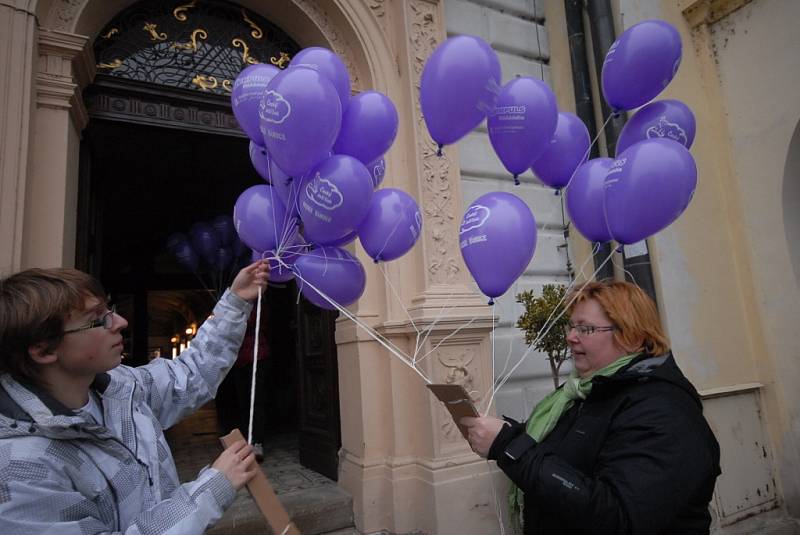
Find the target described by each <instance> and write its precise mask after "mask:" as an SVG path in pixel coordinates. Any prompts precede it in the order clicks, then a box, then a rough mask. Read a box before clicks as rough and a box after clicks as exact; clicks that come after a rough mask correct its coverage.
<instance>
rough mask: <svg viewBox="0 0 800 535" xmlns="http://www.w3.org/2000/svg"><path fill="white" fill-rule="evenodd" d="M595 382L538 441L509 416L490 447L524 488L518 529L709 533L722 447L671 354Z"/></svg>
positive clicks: (611, 534)
mask: <svg viewBox="0 0 800 535" xmlns="http://www.w3.org/2000/svg"><path fill="white" fill-rule="evenodd" d="M592 383H593V385H592V391H591V393H590V394H589V396H588V397H587V399H586V400H585V401H580V400H578V401H576V402H575V405H574V406H573V407H572V408H571V409H570V410H569V411H567V412H566V413H565V414H564V415H563V416H562V417H561V419H560V420H559V421H558V423H557V424H556V427H555V428H554V429H553V431H552V432H551V433H550V434H549V435H548V436H547V437H545V439H544V440H543V441H542V442H541V443H540V444H537V443H536V442H535V441H534V440H533V439H532V438H531V437H530V436H529V435H527V434H526V433H525V428H524V425H523V424H520V423H517V422H513V421H510V423H511V425H510V426H504V427H503V429H502V430H501V431H500V433H499V434H498V436H497V438H496V439H495V440H494V443H493V444H492V447H491V449H490V451H489V458H490V459H494V460H496V461H497V465H498V466H499V467H500V468H501V469H502V470H503V471H504V472H505V473H506V475H507V476H508V477H509V478H510V479H511V480H512V481H513V482H514V483H516V484H517V485H518V486H519V487H520V488H521V489H522V491H523V492H524V494H525V507H524V513H523V519H524V532H525V534H526V535H531V534H540V535H541V534H548V535H549V534H581V533H587V534H588V533H591V534H593V535H603V534H608V535H626V534H637V535H638V534H642V535H644V534H646V535H658V534H681V535H690V534H699V533H708V532H709V525H710V523H711V517H710V515H709V512H708V504H709V502H710V500H711V496H712V493H713V491H714V482H715V480H716V478H717V476H718V475H719V474H720V468H719V445H718V443H717V440H716V439H715V438H714V434H713V433H712V432H711V429H710V428H709V427H708V424H707V422H706V420H705V418H704V417H703V413H702V405H701V403H700V398H699V396H698V395H697V391H696V390H695V388H694V387H693V386H692V384H691V383H690V382H689V381H688V380H687V379H686V377H684V375H683V373H681V371H680V369H679V368H678V366H677V365H676V364H675V360H674V359H673V357H672V354H670V353H667V354H665V355H661V356H659V357H653V356H651V355H642V356H640V357H637V358H636V359H634V360H633V361H632V362H631V364H630V365H628V366H627V367H626V368H622V369H621V370H620V371H618V372H617V373H616V374H614V375H612V376H610V377H595V378H594V379H593V380H592Z"/></svg>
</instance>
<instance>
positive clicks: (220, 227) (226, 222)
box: [211, 215, 236, 245]
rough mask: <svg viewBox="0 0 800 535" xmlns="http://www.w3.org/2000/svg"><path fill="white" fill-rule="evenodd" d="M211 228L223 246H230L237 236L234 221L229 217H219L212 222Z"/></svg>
mask: <svg viewBox="0 0 800 535" xmlns="http://www.w3.org/2000/svg"><path fill="white" fill-rule="evenodd" d="M211 226H212V227H213V228H214V230H215V231H216V232H217V236H219V241H220V244H221V245H230V244H231V242H233V238H234V237H235V236H236V230H235V229H234V228H233V221H231V217H230V216H227V215H218V216H217V217H215V218H214V219H212V220H211Z"/></svg>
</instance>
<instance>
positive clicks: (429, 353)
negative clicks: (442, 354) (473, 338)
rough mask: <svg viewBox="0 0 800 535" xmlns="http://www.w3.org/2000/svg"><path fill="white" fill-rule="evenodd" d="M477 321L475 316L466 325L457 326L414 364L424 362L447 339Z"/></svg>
mask: <svg viewBox="0 0 800 535" xmlns="http://www.w3.org/2000/svg"><path fill="white" fill-rule="evenodd" d="M477 319H478V317H477V316H476V317H474V318H471V319H470V320H469V321H468V322H467V323H465V324H464V325H459V326H458V328H457V329H456V330H454V331H453V332H451V333H450V334H448V335H447V336H445V337H444V338H442V339H441V340H439V342H438V343H437V344H436V345H435V346H433V347H432V348H431V349H430V350H429V351H428V352H426V353H425V354H424V355H422V356H421V357H420V358H418V359H417V360H416V362H421V361H423V360H425V359H426V358H428V356H430V355H431V354H432V353H434V352H435V351H436V350H437V349H439V346H441V345H442V344H443V343H445V342H446V341H447V340H448V339H450V338H452V337H453V336H455V335H456V334H458V333H459V331H461V330H462V329H466V328H467V327H469V326H470V325H472V324H473V323H475V321H476V320H477Z"/></svg>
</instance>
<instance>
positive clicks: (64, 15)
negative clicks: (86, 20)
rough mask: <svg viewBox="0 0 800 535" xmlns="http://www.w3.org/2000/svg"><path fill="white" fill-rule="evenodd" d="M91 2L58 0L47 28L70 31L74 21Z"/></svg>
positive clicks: (86, 0)
mask: <svg viewBox="0 0 800 535" xmlns="http://www.w3.org/2000/svg"><path fill="white" fill-rule="evenodd" d="M88 1H89V0H58V1H57V2H55V4H56V5H55V6H53V7H52V8H51V9H50V20H49V21H48V25H47V27H48V28H50V29H53V30H61V31H70V30H71V29H72V25H73V21H74V20H75V17H77V16H78V13H80V12H81V10H82V9H83V6H84V5H85V4H86V3H87V2H88Z"/></svg>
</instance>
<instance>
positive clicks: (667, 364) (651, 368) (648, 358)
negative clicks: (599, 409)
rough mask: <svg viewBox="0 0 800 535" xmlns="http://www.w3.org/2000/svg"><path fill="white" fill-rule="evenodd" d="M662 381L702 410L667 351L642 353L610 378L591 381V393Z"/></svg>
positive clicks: (697, 395) (695, 390)
mask: <svg viewBox="0 0 800 535" xmlns="http://www.w3.org/2000/svg"><path fill="white" fill-rule="evenodd" d="M647 381H664V382H667V383H670V384H672V385H674V386H676V387H678V388H680V389H681V390H683V391H684V392H686V394H688V395H689V396H690V397H691V398H692V399H693V400H694V401H695V403H697V405H698V406H699V407H700V408H701V409H702V407H703V404H702V402H701V401H700V395H699V394H698V393H697V389H695V387H694V386H693V385H692V383H690V382H689V380H688V379H687V378H686V376H685V375H683V372H682V371H681V369H680V368H679V367H678V364H677V363H676V362H675V358H674V357H673V356H672V352H671V351H668V352H667V353H664V354H663V355H658V356H654V355H649V354H647V353H643V354H642V355H639V356H638V357H636V358H635V359H633V360H632V361H631V363H630V364H628V365H627V366H625V367H624V368H622V369H621V370H619V371H618V372H617V373H615V374H614V375H612V376H610V377H602V376H598V377H595V378H594V379H592V383H593V385H594V386H593V387H592V392H593V393H594V391H595V390H596V389H597V387H598V386H599V387H600V390H601V391H602V390H603V388H606V387H608V388H613V387H614V386H621V385H623V384H629V383H633V382H647Z"/></svg>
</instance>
